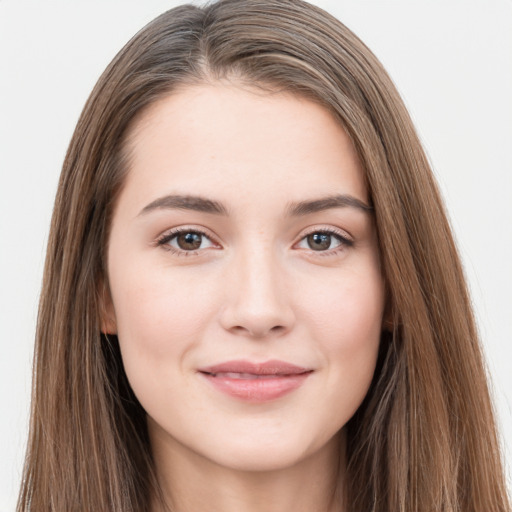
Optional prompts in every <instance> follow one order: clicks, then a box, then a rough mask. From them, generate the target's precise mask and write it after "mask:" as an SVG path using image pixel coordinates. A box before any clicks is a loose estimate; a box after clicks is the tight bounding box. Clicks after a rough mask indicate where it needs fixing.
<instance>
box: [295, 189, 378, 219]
mask: <svg viewBox="0 0 512 512" xmlns="http://www.w3.org/2000/svg"><path fill="white" fill-rule="evenodd" d="M347 207H349V208H356V209H357V210H360V211H362V212H364V213H370V212H372V211H373V208H372V207H371V206H370V205H368V204H366V203H364V202H363V201H361V200H360V199H357V197H354V196H351V195H349V194H339V195H333V196H327V197H321V198H319V199H313V200H309V201H300V202H298V203H290V204H289V205H288V207H287V213H288V215H290V216H292V217H297V216H301V215H308V214H310V213H317V212H321V211H324V210H330V209H331V208H347Z"/></svg>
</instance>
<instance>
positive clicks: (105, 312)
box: [99, 280, 117, 334]
mask: <svg viewBox="0 0 512 512" xmlns="http://www.w3.org/2000/svg"><path fill="white" fill-rule="evenodd" d="M99 291H100V294H99V295H100V297H99V306H100V307H99V317H100V330H101V332H102V333H103V334H117V322H116V315H115V311H114V304H113V303H112V297H111V295H110V290H109V289H108V285H106V283H105V282H104V281H103V280H102V282H101V284H100V286H99Z"/></svg>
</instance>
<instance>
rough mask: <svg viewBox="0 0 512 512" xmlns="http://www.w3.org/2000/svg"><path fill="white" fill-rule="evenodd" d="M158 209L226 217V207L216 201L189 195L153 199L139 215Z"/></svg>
mask: <svg viewBox="0 0 512 512" xmlns="http://www.w3.org/2000/svg"><path fill="white" fill-rule="evenodd" d="M160 209H177V210H193V211H196V212H205V213H213V214H216V215H227V214H228V211H227V209H226V207H225V206H224V205H223V204H222V203H219V202H217V201H212V200H211V199H205V198H204V197H200V196H190V195H174V194H173V195H167V196H163V197H159V198H158V199H155V200H154V201H152V202H151V203H149V204H148V205H146V206H145V207H144V208H143V209H142V210H141V211H140V212H139V215H143V214H146V213H149V212H151V211H154V210H160Z"/></svg>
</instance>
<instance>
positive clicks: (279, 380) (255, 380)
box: [199, 360, 312, 402]
mask: <svg viewBox="0 0 512 512" xmlns="http://www.w3.org/2000/svg"><path fill="white" fill-rule="evenodd" d="M199 373H201V374H202V375H203V376H204V377H205V378H206V379H207V380H208V381H209V382H210V383H211V384H212V385H213V386H214V387H215V388H217V389H218V390H219V391H222V392H223V393H226V394H228V395H230V396H233V397H235V398H238V399H241V400H245V401H249V402H267V401H270V400H275V399H276V398H280V397H282V396H284V395H286V394H288V393H291V392H292V391H294V390H295V389H297V388H298V387H300V386H301V385H302V384H303V383H304V382H305V380H306V379H307V378H308V377H309V375H311V373H312V370H310V369H307V368H302V367H300V366H296V365H294V364H290V363H287V362H284V361H278V360H271V361H266V362H264V363H251V362H249V361H227V362H225V363H221V364H217V365H214V366H208V367H204V368H200V369H199Z"/></svg>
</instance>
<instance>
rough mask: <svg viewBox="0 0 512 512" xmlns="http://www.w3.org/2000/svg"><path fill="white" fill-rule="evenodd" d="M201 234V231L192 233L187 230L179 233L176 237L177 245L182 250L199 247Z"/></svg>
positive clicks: (201, 238)
mask: <svg viewBox="0 0 512 512" xmlns="http://www.w3.org/2000/svg"><path fill="white" fill-rule="evenodd" d="M202 241H203V235H202V234H201V233H194V232H193V231H192V232H191V231H189V232H187V233H180V234H179V235H178V236H177V237H176V243H177V244H178V247H179V248H180V249H182V250H184V251H194V250H196V249H199V247H201V243H202Z"/></svg>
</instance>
